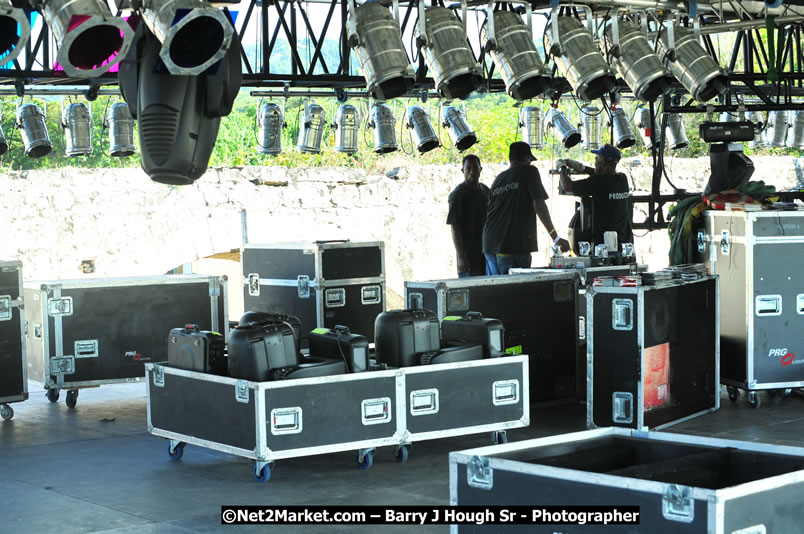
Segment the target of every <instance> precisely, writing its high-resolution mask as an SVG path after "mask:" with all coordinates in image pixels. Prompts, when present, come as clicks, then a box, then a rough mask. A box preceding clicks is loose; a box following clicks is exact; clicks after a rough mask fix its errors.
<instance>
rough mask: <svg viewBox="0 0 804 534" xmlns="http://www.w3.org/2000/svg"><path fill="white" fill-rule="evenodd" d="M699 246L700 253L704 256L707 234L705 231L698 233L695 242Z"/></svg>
mask: <svg viewBox="0 0 804 534" xmlns="http://www.w3.org/2000/svg"><path fill="white" fill-rule="evenodd" d="M695 242H696V243H697V244H698V252H699V253H701V254H703V253H704V252H706V232H704V231H703V230H699V231H698V238H697V239H696V240H695Z"/></svg>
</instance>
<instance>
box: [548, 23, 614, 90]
mask: <svg viewBox="0 0 804 534" xmlns="http://www.w3.org/2000/svg"><path fill="white" fill-rule="evenodd" d="M556 20H557V21H558V23H557V24H558V35H559V41H560V50H561V54H560V55H555V56H553V57H554V59H555V62H556V65H557V66H558V68H559V70H560V71H561V72H562V73H563V74H564V76H565V77H566V78H567V81H568V82H569V84H570V85H571V86H572V89H573V90H574V91H575V94H576V95H578V98H580V99H581V100H585V101H592V100H597V99H598V98H600V97H601V96H603V95H604V94H605V93H608V92H609V91H611V90H612V89H613V88H614V86H615V84H616V82H617V80H616V78H615V77H614V75H613V74H612V72H611V69H610V68H609V65H608V64H607V63H606V60H605V59H604V58H603V54H601V53H600V50H599V49H598V47H597V46H596V45H595V42H594V40H593V39H592V34H591V33H590V32H589V30H587V29H586V28H585V27H584V25H583V23H582V22H581V21H579V20H578V19H576V18H575V17H570V16H566V17H557V18H556ZM552 25H553V20H551V21H550V22H548V23H547V28H546V29H545V39H546V41H547V45H546V46H547V50H551V49H553V48H554V47H557V45H559V43H555V42H553V39H554V32H553V31H552Z"/></svg>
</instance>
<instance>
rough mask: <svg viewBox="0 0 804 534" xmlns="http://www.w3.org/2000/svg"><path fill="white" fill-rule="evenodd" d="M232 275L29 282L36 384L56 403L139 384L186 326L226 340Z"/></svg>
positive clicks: (31, 358) (27, 308)
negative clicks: (63, 392)
mask: <svg viewBox="0 0 804 534" xmlns="http://www.w3.org/2000/svg"><path fill="white" fill-rule="evenodd" d="M226 306H227V302H226V277H223V276H206V275H197V274H174V275H162V276H142V277H132V278H87V279H83V280H54V281H45V282H41V281H36V282H34V281H26V282H25V320H26V323H27V332H26V336H27V344H28V345H27V346H28V356H29V358H28V360H29V366H30V371H31V372H30V377H29V378H30V379H31V380H33V381H35V382H38V383H41V384H42V385H44V387H45V388H46V389H47V390H48V398H49V399H50V400H51V402H55V401H56V400H58V396H59V389H67V390H69V391H68V392H67V405H68V406H70V407H74V406H75V403H76V399H77V396H78V389H80V388H84V387H93V386H99V385H102V384H113V383H120V382H140V381H142V380H143V378H144V376H145V371H144V368H143V364H144V363H145V362H160V361H166V360H167V359H168V358H167V351H168V334H169V332H170V330H171V329H173V328H176V327H182V326H185V325H187V324H195V325H198V327H199V329H201V330H212V331H216V332H219V333H221V334H223V335H224V336H226V335H228V332H229V322H228V314H227V307H226Z"/></svg>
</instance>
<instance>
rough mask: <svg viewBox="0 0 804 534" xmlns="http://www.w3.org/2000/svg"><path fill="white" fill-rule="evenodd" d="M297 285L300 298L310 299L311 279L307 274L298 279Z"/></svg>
mask: <svg viewBox="0 0 804 534" xmlns="http://www.w3.org/2000/svg"><path fill="white" fill-rule="evenodd" d="M296 285H297V286H298V291H299V298H300V299H309V298H310V277H309V276H307V275H306V274H300V275H299V276H297V277H296Z"/></svg>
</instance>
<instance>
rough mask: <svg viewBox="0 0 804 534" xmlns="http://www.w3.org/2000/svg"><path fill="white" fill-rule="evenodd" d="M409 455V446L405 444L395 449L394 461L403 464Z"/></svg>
mask: <svg viewBox="0 0 804 534" xmlns="http://www.w3.org/2000/svg"><path fill="white" fill-rule="evenodd" d="M409 455H410V445H408V444H405V445H401V446H399V447H397V449H396V450H395V451H394V458H395V459H396V461H397V463H400V464H404V463H405V462H407V461H408V456H409Z"/></svg>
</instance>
